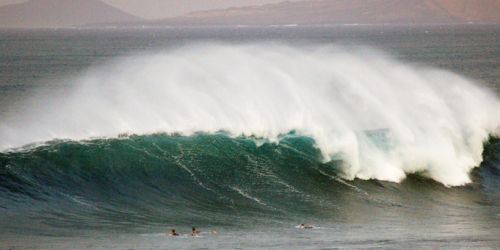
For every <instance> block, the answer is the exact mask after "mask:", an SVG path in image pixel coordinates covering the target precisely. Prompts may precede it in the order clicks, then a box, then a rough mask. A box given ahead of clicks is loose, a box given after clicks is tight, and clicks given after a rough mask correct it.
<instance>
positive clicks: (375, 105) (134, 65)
mask: <svg viewBox="0 0 500 250" xmlns="http://www.w3.org/2000/svg"><path fill="white" fill-rule="evenodd" d="M73 86H74V89H73V90H72V91H69V93H67V94H66V95H56V96H50V100H48V101H47V102H46V103H45V104H44V105H39V104H38V105H35V104H29V103H30V102H27V103H26V105H25V106H24V107H22V109H23V110H28V111H27V112H24V111H23V112H19V113H18V115H17V116H15V117H5V118H4V119H2V120H1V122H0V149H1V150H6V149H9V148H13V147H19V146H22V145H25V144H28V143H33V142H40V141H47V140H52V139H55V138H59V139H73V140H80V139H87V138H90V137H116V136H118V135H119V134H123V133H129V134H148V133H156V132H166V133H180V134H183V135H191V134H193V133H195V132H199V131H204V132H209V133H210V132H217V131H220V130H224V131H228V132H230V133H231V134H232V135H235V136H237V135H246V136H256V137H261V138H266V139H268V140H270V141H275V140H278V138H279V135H280V134H284V133H287V132H289V131H291V130H295V131H296V132H297V133H299V134H301V135H306V136H311V137H313V138H314V139H315V141H316V144H317V146H318V148H319V149H321V152H322V153H323V156H324V160H325V161H329V160H330V159H332V158H340V159H342V160H343V161H344V162H345V164H344V166H343V177H344V178H346V179H353V178H361V179H371V178H376V179H379V180H387V181H395V182H399V181H401V180H402V179H403V178H405V176H406V175H407V174H408V173H415V172H424V173H425V174H426V175H428V176H429V177H431V178H433V179H435V180H436V181H439V182H441V183H443V184H445V185H452V186H453V185H463V184H465V183H468V182H470V179H469V175H468V173H469V171H470V170H471V169H472V168H473V167H475V166H478V165H479V163H480V162H481V160H482V158H481V153H482V150H483V148H482V147H483V146H482V145H483V141H484V140H485V139H486V138H487V136H488V134H489V133H494V132H495V131H494V130H495V129H497V128H498V126H499V124H500V122H499V121H500V112H499V110H500V105H499V101H498V100H497V99H496V97H495V96H494V95H493V94H491V93H489V92H488V91H486V90H484V89H482V88H480V87H478V86H477V84H474V83H473V82H472V81H471V80H468V79H466V78H464V77H461V76H458V75H456V74H453V73H450V72H446V71H443V70H438V69H432V68H425V67H419V66H415V65H409V64H405V63H402V62H399V61H396V60H394V59H391V58H390V57H388V56H386V55H383V54H381V53H379V52H375V51H373V50H370V49H366V48H365V49H363V48H358V49H352V48H351V49H342V48H336V47H332V46H330V47H315V48H311V47H309V48H291V47H287V46H281V45H270V44H254V45H245V46H243V45H240V46H234V45H203V46H202V45H199V46H186V47H184V48H180V49H176V50H172V51H166V52H161V53H157V54H155V55H150V56H137V57H133V56H131V57H129V58H126V59H124V58H121V59H119V60H117V61H116V62H114V63H109V64H108V65H104V66H100V67H99V68H96V69H93V70H90V72H89V73H88V74H86V75H85V76H82V77H80V78H79V79H78V80H75V81H74V83H73ZM41 99H44V100H45V99H47V97H41V96H35V97H34V98H33V100H36V102H33V103H40V100H41ZM17 108H18V109H19V110H21V107H17ZM11 113H16V112H15V110H14V112H11ZM377 129H386V130H385V131H387V133H385V135H384V136H385V137H386V138H385V140H386V142H385V143H384V144H387V145H385V146H381V145H380V143H375V142H374V141H373V139H372V138H370V137H369V136H367V135H366V134H365V133H363V131H369V130H377ZM496 133H498V131H496ZM387 146H389V147H387Z"/></svg>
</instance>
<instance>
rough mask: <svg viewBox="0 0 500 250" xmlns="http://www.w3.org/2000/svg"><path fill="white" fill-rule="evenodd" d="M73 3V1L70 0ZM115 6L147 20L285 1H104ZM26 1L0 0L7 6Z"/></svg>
mask: <svg viewBox="0 0 500 250" xmlns="http://www.w3.org/2000/svg"><path fill="white" fill-rule="evenodd" d="M68 1H71V0H68ZM103 1H104V2H106V3H109V4H111V5H113V6H116V7H118V8H120V9H122V10H125V11H127V12H129V13H132V14H134V15H137V16H141V17H145V18H164V17H172V16H179V15H182V14H185V13H188V12H191V11H197V10H207V9H219V8H228V7H235V6H245V5H259V4H267V3H277V2H283V1H284V0H103ZM19 2H26V0H0V6H1V5H5V4H12V3H19Z"/></svg>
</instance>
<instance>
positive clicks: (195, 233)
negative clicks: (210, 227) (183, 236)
mask: <svg viewBox="0 0 500 250" xmlns="http://www.w3.org/2000/svg"><path fill="white" fill-rule="evenodd" d="M198 234H200V231H198V230H196V228H195V227H193V229H192V230H191V236H198Z"/></svg>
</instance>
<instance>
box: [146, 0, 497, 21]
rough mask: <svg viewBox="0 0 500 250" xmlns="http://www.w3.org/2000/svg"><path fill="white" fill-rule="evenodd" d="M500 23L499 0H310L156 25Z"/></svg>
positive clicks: (197, 15) (205, 13)
mask: <svg viewBox="0 0 500 250" xmlns="http://www.w3.org/2000/svg"><path fill="white" fill-rule="evenodd" d="M465 22H482V23H500V0H309V1H298V2H283V3H279V4H268V5H263V6H255V7H240V8H229V9H222V10H212V11H202V12H193V13H190V14H188V15H185V16H181V17H177V18H170V19H165V20H161V21H158V22H156V23H155V24H156V25H271V24H381V23H392V24H433V23H434V24H436V23H465Z"/></svg>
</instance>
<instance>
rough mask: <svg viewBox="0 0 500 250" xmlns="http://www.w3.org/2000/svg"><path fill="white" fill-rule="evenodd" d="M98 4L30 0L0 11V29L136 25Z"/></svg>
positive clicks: (94, 1) (74, 0) (88, 0)
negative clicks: (101, 24)
mask: <svg viewBox="0 0 500 250" xmlns="http://www.w3.org/2000/svg"><path fill="white" fill-rule="evenodd" d="M139 21H141V19H140V18H138V17H135V16H132V15H130V14H127V13H125V12H123V11H121V10H118V9H116V8H114V7H112V6H110V5H108V4H105V3H103V2H101V1H99V0H31V1H28V2H26V3H21V4H13V5H7V6H4V7H1V8H0V27H4V28H6V27H7V28H57V27H70V26H78V25H84V24H92V23H118V22H139Z"/></svg>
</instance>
